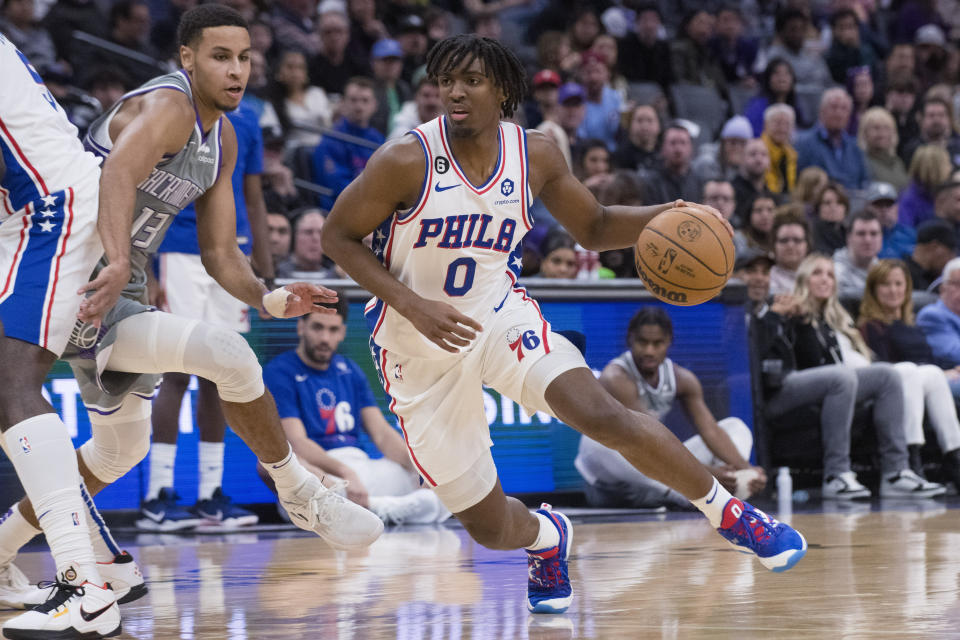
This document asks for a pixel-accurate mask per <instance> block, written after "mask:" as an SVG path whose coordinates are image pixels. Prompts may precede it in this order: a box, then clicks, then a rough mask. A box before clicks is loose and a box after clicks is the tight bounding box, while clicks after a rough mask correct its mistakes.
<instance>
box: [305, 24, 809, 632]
mask: <svg viewBox="0 0 960 640" xmlns="http://www.w3.org/2000/svg"><path fill="white" fill-rule="evenodd" d="M427 73H428V74H429V75H430V76H431V77H435V78H437V80H438V82H439V86H440V95H441V101H442V102H443V106H444V112H445V115H443V116H441V117H440V118H437V119H436V120H433V121H431V122H428V123H425V124H423V125H421V126H420V127H418V128H417V129H415V130H414V131H413V132H411V133H410V134H409V135H406V136H404V137H402V138H400V139H398V140H395V141H392V142H388V143H387V144H386V145H384V146H383V147H381V148H380V149H379V150H378V151H377V152H376V153H375V154H374V155H373V156H372V157H371V158H370V161H369V163H368V164H367V167H366V169H365V170H364V171H363V173H362V174H361V175H360V177H358V178H357V180H355V181H354V182H353V183H352V184H351V185H350V186H349V187H348V188H347V189H346V190H345V191H344V192H343V193H342V194H341V196H340V198H339V199H338V200H337V202H336V204H335V206H334V208H333V211H332V212H331V214H330V217H329V219H328V221H327V226H326V228H325V229H324V237H323V244H324V250H325V251H326V252H327V254H328V255H330V256H331V257H332V258H333V259H334V260H335V261H336V262H337V264H338V265H340V266H341V267H342V268H343V269H344V271H346V272H347V273H348V274H349V275H350V276H351V277H353V278H354V279H355V280H356V281H357V282H358V283H360V284H361V285H362V286H364V287H365V288H366V289H367V290H368V291H370V292H372V293H373V294H374V295H375V296H376V297H375V298H374V299H373V300H371V302H370V304H369V305H368V317H369V318H370V321H371V324H372V335H371V349H372V352H373V356H374V358H375V361H376V363H377V365H378V368H379V372H380V375H381V378H382V381H383V384H384V387H385V389H386V391H387V393H388V394H389V395H390V396H391V397H392V402H391V409H392V410H393V411H394V412H395V413H396V414H397V416H398V418H399V421H400V425H401V427H402V429H403V434H404V437H405V439H406V442H407V446H408V451H409V454H410V457H411V460H412V461H413V463H414V466H415V467H416V468H417V470H418V471H419V473H420V475H421V476H422V477H423V479H424V482H426V483H428V484H429V485H430V486H431V487H432V488H433V489H434V491H435V492H436V493H437V495H438V496H439V497H440V499H441V500H442V501H443V502H444V504H445V505H446V507H447V508H448V509H449V510H450V511H451V512H453V513H454V515H456V517H457V518H458V519H459V520H460V522H461V523H462V524H463V525H464V527H465V528H466V529H467V531H468V532H469V533H470V535H471V536H472V537H473V538H474V539H475V540H476V541H477V542H479V543H480V544H483V545H484V546H486V547H489V548H492V549H518V548H523V549H526V550H527V552H528V568H529V571H528V575H529V579H528V585H527V597H528V608H529V609H530V610H531V611H534V612H545V613H558V612H562V611H565V610H566V609H567V607H568V606H569V604H570V602H571V600H572V589H571V586H570V582H569V577H568V573H567V557H568V555H569V553H570V547H571V534H572V529H571V526H570V522H569V521H568V520H567V518H566V517H564V516H563V515H562V514H559V513H557V512H555V511H552V510H551V509H550V508H549V506H548V505H544V507H543V508H541V509H539V510H538V511H537V512H536V513H531V512H530V511H528V510H527V508H526V507H525V506H524V505H523V504H522V503H521V502H520V501H519V500H516V499H513V498H507V497H506V496H505V495H504V493H503V490H502V488H501V486H500V483H499V481H498V479H497V473H496V468H495V467H494V464H493V459H492V457H491V455H490V450H489V447H490V445H491V441H490V435H489V430H488V425H487V421H486V417H485V413H484V406H483V395H482V384H487V385H489V386H491V387H493V388H494V389H496V390H497V391H499V392H500V393H502V394H504V395H506V396H508V397H511V398H513V399H514V400H517V401H519V402H520V403H521V404H522V405H523V406H524V407H526V408H527V409H528V411H535V410H538V411H546V412H548V413H550V414H552V415H554V416H556V417H557V418H559V419H560V420H562V421H563V422H565V423H567V424H569V425H571V426H572V427H574V428H576V429H577V430H579V431H581V432H582V433H585V434H587V435H589V436H590V437H591V438H593V439H595V440H597V441H599V442H601V443H603V444H605V445H606V446H609V447H611V448H613V449H616V450H618V451H620V452H621V453H622V454H623V455H624V457H625V458H627V460H629V461H630V462H631V463H632V464H633V465H634V466H636V467H637V468H638V469H640V470H641V471H643V472H644V473H645V474H646V475H648V476H650V477H652V478H655V479H657V480H659V481H660V482H663V483H664V484H667V485H669V486H672V487H674V488H675V489H677V490H678V491H679V492H680V493H682V494H683V495H684V496H686V497H687V498H688V499H690V500H691V501H692V502H693V504H694V505H696V506H697V507H698V508H699V509H700V510H701V511H703V513H704V514H705V515H706V516H707V517H708V518H709V520H710V523H711V524H712V525H713V526H714V527H716V528H717V530H718V531H719V532H720V534H721V535H723V536H724V537H725V538H726V539H727V540H729V541H730V542H731V543H732V544H734V545H735V546H736V547H737V548H738V549H740V550H742V551H745V552H752V553H756V554H757V555H758V557H759V558H760V561H761V562H762V563H763V564H764V565H765V566H767V567H768V568H770V569H772V570H774V571H778V570H779V571H782V570H785V569H788V568H790V567H791V566H793V564H795V563H796V562H797V561H798V560H799V559H800V557H802V555H803V554H804V553H805V552H806V541H805V540H804V539H803V537H802V536H801V535H800V534H799V533H797V532H796V531H794V530H793V529H791V528H790V527H789V526H787V525H785V524H783V523H780V522H777V521H776V520H773V519H772V518H770V517H769V516H767V515H766V514H764V513H762V512H760V511H758V510H756V509H754V508H753V507H752V506H750V505H749V504H747V503H744V502H741V501H740V500H737V499H736V498H733V497H732V496H731V495H730V494H729V492H728V491H727V490H726V489H724V488H723V487H722V486H721V485H720V484H719V483H718V482H717V481H716V479H714V478H713V476H711V475H710V473H709V472H707V470H706V469H705V468H704V466H703V465H702V464H700V462H699V461H698V460H697V459H696V458H694V457H693V456H692V455H691V454H690V452H689V451H687V449H686V448H684V446H683V445H682V444H681V443H680V441H679V440H677V438H676V437H675V436H673V434H671V433H670V432H669V431H668V430H667V429H666V428H665V427H664V426H663V425H662V424H660V423H659V422H658V421H657V420H656V419H655V418H653V417H651V416H648V415H644V414H641V413H637V412H634V411H630V410H628V409H627V408H626V407H624V406H623V405H622V404H621V403H619V402H618V401H617V400H615V399H614V398H613V396H611V395H610V394H609V393H608V392H606V391H605V390H604V389H603V387H601V386H600V384H599V382H597V380H596V378H595V377H594V375H593V373H592V372H591V370H590V369H589V368H588V367H587V365H586V363H585V362H584V360H583V357H582V356H581V355H580V352H579V351H577V349H576V348H574V347H573V346H572V345H571V344H570V343H569V342H568V341H566V340H565V339H564V338H563V337H561V336H559V335H558V334H556V333H554V332H552V331H551V329H550V324H549V322H547V320H546V319H544V318H543V316H542V315H541V314H540V309H539V307H538V305H537V303H536V302H535V301H534V300H532V299H531V298H530V297H529V296H528V295H527V294H526V292H525V290H524V289H522V288H521V287H519V286H517V284H516V280H517V274H518V273H519V272H520V254H521V247H520V239H521V237H522V236H523V234H524V233H525V232H526V230H527V229H529V228H530V226H531V220H530V217H529V206H530V204H531V202H532V201H533V199H534V198H535V197H538V196H539V197H540V198H541V199H542V201H543V203H544V204H545V205H546V206H547V208H548V209H549V210H550V212H551V213H552V214H553V215H554V216H555V217H556V218H557V220H558V221H560V222H561V223H562V224H563V225H564V226H565V227H567V229H568V230H569V231H570V232H571V234H572V235H573V236H574V237H575V238H576V239H577V241H578V242H579V243H580V244H582V245H583V246H585V247H587V248H589V249H594V250H605V249H619V248H625V247H630V246H631V245H632V244H633V243H634V241H636V239H637V237H638V236H639V234H640V231H641V230H642V229H643V227H644V225H645V224H646V223H647V222H649V221H650V220H651V219H652V218H653V217H654V216H656V215H657V214H658V213H660V212H662V211H665V210H667V209H669V208H670V207H672V206H675V204H679V203H673V204H665V205H660V206H655V207H603V206H600V205H599V204H598V203H597V202H596V200H595V199H594V197H593V196H592V195H591V194H590V192H589V191H588V190H587V189H586V188H585V187H583V185H581V184H580V183H579V182H578V181H577V180H576V179H575V178H574V177H573V176H572V175H571V173H570V170H569V168H568V167H567V165H566V163H565V161H564V160H563V156H562V155H561V154H560V152H559V150H558V149H557V147H556V145H555V144H553V143H552V142H550V141H549V140H548V139H547V138H546V137H545V136H543V135H540V134H538V133H535V132H526V131H524V130H523V129H521V128H520V127H518V126H517V125H514V124H511V123H508V122H503V121H502V120H503V118H505V117H509V116H510V115H511V114H512V113H513V111H514V109H515V108H516V107H517V105H518V104H519V103H520V101H521V100H522V99H523V97H524V95H525V88H526V83H525V80H524V71H523V67H522V65H521V63H520V62H519V61H518V60H517V58H516V56H514V54H513V53H512V52H510V51H509V50H508V49H506V48H505V47H503V46H502V45H501V44H499V43H498V42H496V41H494V40H490V39H487V38H481V37H478V36H475V35H463V36H456V37H453V38H448V39H446V40H443V41H441V42H439V43H438V44H437V45H436V46H435V47H434V48H433V49H432V50H431V51H430V53H429V54H428V57H427ZM705 211H706V212H707V214H708V215H715V216H717V217H718V218H720V217H721V216H720V214H719V212H717V211H715V210H713V209H709V208H705ZM369 233H374V242H375V244H374V252H371V251H369V250H366V249H365V248H364V247H363V238H364V236H366V235H367V234H369Z"/></svg>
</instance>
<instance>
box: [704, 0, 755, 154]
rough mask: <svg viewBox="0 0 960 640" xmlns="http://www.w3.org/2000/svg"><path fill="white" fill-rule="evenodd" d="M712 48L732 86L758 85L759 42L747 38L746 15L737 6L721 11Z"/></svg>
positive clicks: (722, 8)
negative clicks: (756, 80)
mask: <svg viewBox="0 0 960 640" xmlns="http://www.w3.org/2000/svg"><path fill="white" fill-rule="evenodd" d="M709 46H710V53H711V54H712V56H713V58H714V59H715V60H718V61H719V62H720V68H721V69H722V70H723V75H724V78H726V81H727V85H728V86H734V85H738V84H742V85H744V86H747V87H752V86H753V85H754V84H755V83H754V80H753V76H752V75H751V72H752V71H753V67H754V64H755V63H756V59H757V49H758V47H757V41H756V40H755V39H753V38H749V37H746V36H745V35H744V24H743V15H742V14H741V13H740V9H739V8H738V7H737V6H735V5H732V4H728V5H725V6H722V7H721V8H720V9H719V10H718V11H717V17H716V26H715V29H714V36H713V37H712V38H711V39H710V45H709ZM756 135H760V134H759V132H757V133H756Z"/></svg>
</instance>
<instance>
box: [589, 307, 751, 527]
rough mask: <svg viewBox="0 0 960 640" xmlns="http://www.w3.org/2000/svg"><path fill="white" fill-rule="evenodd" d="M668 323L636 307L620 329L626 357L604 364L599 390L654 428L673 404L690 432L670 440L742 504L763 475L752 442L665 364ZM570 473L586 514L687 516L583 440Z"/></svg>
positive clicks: (674, 497) (647, 481)
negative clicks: (582, 493)
mask: <svg viewBox="0 0 960 640" xmlns="http://www.w3.org/2000/svg"><path fill="white" fill-rule="evenodd" d="M672 342H673V323H672V322H671V320H670V316H669V315H667V312H666V311H665V310H664V309H663V308H662V307H653V306H650V307H644V308H642V309H640V310H639V311H638V312H637V313H636V314H635V315H634V316H633V318H631V320H630V324H629V325H628V327H627V347H628V349H627V350H626V351H625V352H623V353H622V354H620V355H619V356H617V357H616V358H614V359H613V360H611V361H610V362H609V363H608V364H607V366H605V367H604V369H603V372H602V373H601V374H600V384H602V385H603V387H604V388H605V389H606V390H607V391H609V392H610V393H611V394H612V395H613V396H614V397H615V398H617V400H619V401H620V402H622V403H623V405H624V406H626V407H627V408H628V409H631V410H633V411H640V412H643V413H648V414H653V415H656V416H657V417H658V418H660V419H661V420H662V419H663V417H664V416H665V415H666V414H667V413H668V412H669V411H670V410H671V409H672V408H673V407H674V405H675V404H676V403H677V402H679V403H680V405H681V406H682V407H683V409H684V411H685V412H686V415H687V417H688V419H689V421H690V423H691V424H692V426H693V428H694V429H696V433H695V434H694V433H691V432H690V431H689V428H687V429H686V430H684V431H682V432H681V431H679V430H678V429H677V428H674V429H673V430H674V432H675V435H677V437H679V438H681V439H682V440H683V443H684V446H686V447H687V448H688V449H689V450H690V451H691V453H693V455H694V456H696V458H697V459H698V460H699V461H700V462H701V463H702V464H703V465H704V466H706V467H707V468H708V469H709V470H710V472H711V473H712V474H713V475H714V476H715V477H716V478H717V479H718V480H719V481H720V482H721V483H722V484H723V485H724V486H725V487H726V488H727V489H728V490H729V491H731V492H733V493H735V494H736V495H737V496H740V497H741V498H742V499H746V498H747V497H749V496H750V495H752V494H754V493H756V492H758V491H761V490H762V489H763V488H764V487H765V486H766V481H767V476H766V473H764V471H763V469H762V468H760V467H755V466H753V465H751V464H750V462H749V460H750V452H751V450H752V449H753V434H752V433H751V431H750V428H749V427H747V425H745V424H744V423H743V421H742V420H741V419H740V418H734V417H730V418H724V419H722V420H720V421H717V420H716V419H715V418H714V417H713V414H712V413H711V412H710V409H709V407H707V404H706V402H704V399H703V387H702V385H701V384H700V380H699V379H698V378H697V376H696V375H695V374H694V373H693V372H692V371H690V370H689V369H686V368H684V367H681V366H680V365H678V364H675V363H674V362H673V361H672V360H670V358H668V357H667V351H668V350H669V348H670V345H671V343H672ZM574 465H575V466H576V468H577V471H579V472H580V475H581V476H583V479H584V480H586V483H587V491H586V493H587V502H588V504H590V505H591V506H593V507H621V506H630V507H659V506H667V507H671V508H677V509H687V508H689V506H688V505H689V502H688V500H687V499H686V498H684V497H683V496H682V495H680V494H679V493H677V492H676V491H674V490H672V489H670V488H669V487H667V486H665V485H663V484H661V483H659V482H657V481H656V480H652V479H651V478H648V477H647V476H645V475H643V474H642V473H640V472H639V471H637V470H636V469H634V468H633V467H632V466H631V465H630V463H628V462H627V461H626V459H625V458H624V457H623V456H622V455H620V454H619V453H617V452H616V451H614V450H613V449H609V448H607V447H606V446H604V445H602V444H600V443H599V442H596V441H595V440H592V439H590V438H587V437H586V436H583V437H581V438H580V446H579V449H578V452H577V457H576V459H575V460H574Z"/></svg>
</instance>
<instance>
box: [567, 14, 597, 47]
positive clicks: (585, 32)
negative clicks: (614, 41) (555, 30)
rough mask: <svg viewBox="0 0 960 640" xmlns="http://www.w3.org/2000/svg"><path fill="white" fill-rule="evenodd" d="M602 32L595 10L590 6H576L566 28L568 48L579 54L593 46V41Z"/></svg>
mask: <svg viewBox="0 0 960 640" xmlns="http://www.w3.org/2000/svg"><path fill="white" fill-rule="evenodd" d="M602 30H603V26H602V25H601V24H600V18H598V17H597V12H596V10H595V9H594V8H593V7H592V6H590V5H586V4H584V5H576V6H575V7H574V10H573V15H572V16H571V18H570V21H569V23H568V27H567V35H568V36H569V37H570V48H571V49H573V50H574V51H577V52H580V53H581V54H582V53H584V52H586V51H587V50H588V49H590V47H591V46H593V41H594V40H595V39H596V37H597V36H598V35H600V33H601V32H602Z"/></svg>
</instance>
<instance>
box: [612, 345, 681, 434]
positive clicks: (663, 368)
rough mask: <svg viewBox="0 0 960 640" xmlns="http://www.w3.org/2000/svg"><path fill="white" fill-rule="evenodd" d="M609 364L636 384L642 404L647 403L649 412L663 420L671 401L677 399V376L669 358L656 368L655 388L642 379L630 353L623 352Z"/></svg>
mask: <svg viewBox="0 0 960 640" xmlns="http://www.w3.org/2000/svg"><path fill="white" fill-rule="evenodd" d="M610 363H611V364H615V365H617V366H619V367H620V368H621V369H623V370H624V371H626V372H627V375H628V376H630V377H631V378H632V379H633V381H634V382H636V383H637V392H638V393H639V394H640V397H641V398H643V400H644V402H646V403H647V407H649V409H650V411H652V412H654V413H655V414H657V417H659V418H663V416H665V415H667V414H668V413H669V412H670V409H671V408H672V407H673V401H674V400H675V399H676V397H677V374H676V371H675V370H674V368H673V361H672V360H670V358H664V359H663V362H661V363H660V366H659V367H658V368H657V369H658V370H657V378H658V380H657V386H656V387H651V386H650V385H649V384H647V381H646V380H644V379H643V376H642V375H641V374H640V370H639V369H637V363H636V362H634V360H633V354H632V353H630V351H624V352H623V353H621V354H620V355H619V356H617V357H616V358H614V359H613V360H611V362H610Z"/></svg>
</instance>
